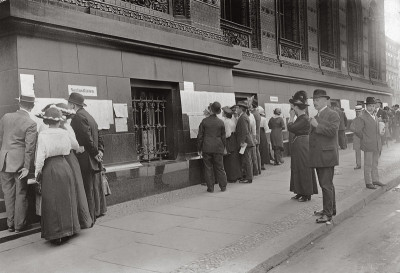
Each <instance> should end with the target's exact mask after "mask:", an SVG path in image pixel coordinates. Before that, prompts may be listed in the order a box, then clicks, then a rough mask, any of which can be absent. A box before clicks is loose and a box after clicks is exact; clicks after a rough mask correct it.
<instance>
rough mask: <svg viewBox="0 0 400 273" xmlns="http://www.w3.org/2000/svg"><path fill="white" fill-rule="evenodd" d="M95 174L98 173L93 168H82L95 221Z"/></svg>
mask: <svg viewBox="0 0 400 273" xmlns="http://www.w3.org/2000/svg"><path fill="white" fill-rule="evenodd" d="M95 175H96V174H95V173H94V172H93V171H91V170H85V171H84V170H82V179H83V186H84V188H85V193H86V199H87V202H88V207H89V212H90V216H91V217H92V220H93V223H94V222H95V221H96V204H95V200H94V183H95V178H96V177H95Z"/></svg>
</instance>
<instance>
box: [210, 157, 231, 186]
mask: <svg viewBox="0 0 400 273" xmlns="http://www.w3.org/2000/svg"><path fill="white" fill-rule="evenodd" d="M213 157H214V161H213V164H214V173H215V179H216V180H217V181H218V185H219V187H220V188H221V189H225V188H226V184H227V183H228V181H227V178H226V173H225V169H224V159H223V155H222V154H214V155H213Z"/></svg>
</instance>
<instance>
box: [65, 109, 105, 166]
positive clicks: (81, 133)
mask: <svg viewBox="0 0 400 273" xmlns="http://www.w3.org/2000/svg"><path fill="white" fill-rule="evenodd" d="M71 127H72V128H73V129H74V131H75V135H76V140H77V141H78V143H79V145H80V146H83V147H84V148H85V152H83V153H81V154H77V155H76V157H77V158H78V160H79V165H80V166H81V169H82V172H84V171H86V170H92V171H101V170H100V166H99V162H98V161H97V160H96V159H95V156H96V155H97V154H98V153H99V151H102V152H104V144H103V140H102V138H101V136H100V135H99V129H98V126H97V123H96V121H95V120H94V118H93V117H92V116H91V115H90V114H89V113H88V112H87V111H86V110H85V109H83V108H81V109H79V110H78V111H77V112H76V115H75V116H74V117H73V118H72V120H71Z"/></svg>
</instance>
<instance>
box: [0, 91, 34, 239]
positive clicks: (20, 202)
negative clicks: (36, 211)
mask: <svg viewBox="0 0 400 273" xmlns="http://www.w3.org/2000/svg"><path fill="white" fill-rule="evenodd" d="M18 101H19V108H20V109H19V110H17V111H16V112H14V113H8V114H5V115H4V116H3V117H2V118H1V120H0V181H1V186H2V190H3V193H4V202H5V205H6V214H7V225H8V231H10V232H13V231H16V232H20V231H23V230H24V229H26V227H27V222H26V220H27V219H26V218H27V209H28V199H27V197H26V193H27V190H28V185H27V176H28V173H29V170H30V169H32V168H33V162H34V159H35V150H36V141H37V125H36V122H35V121H33V120H32V119H31V118H30V116H29V113H30V111H31V110H32V108H33V107H34V105H35V98H34V97H31V96H24V95H21V96H20V97H19V98H18Z"/></svg>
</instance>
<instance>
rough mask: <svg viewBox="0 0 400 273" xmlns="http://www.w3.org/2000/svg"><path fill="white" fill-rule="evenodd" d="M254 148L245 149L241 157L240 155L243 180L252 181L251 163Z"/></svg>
mask: <svg viewBox="0 0 400 273" xmlns="http://www.w3.org/2000/svg"><path fill="white" fill-rule="evenodd" d="M253 149H254V147H247V148H246V149H245V151H244V154H243V155H240V160H241V165H242V169H243V170H244V172H245V178H246V179H249V180H253V163H252V157H251V155H252V153H253Z"/></svg>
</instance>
